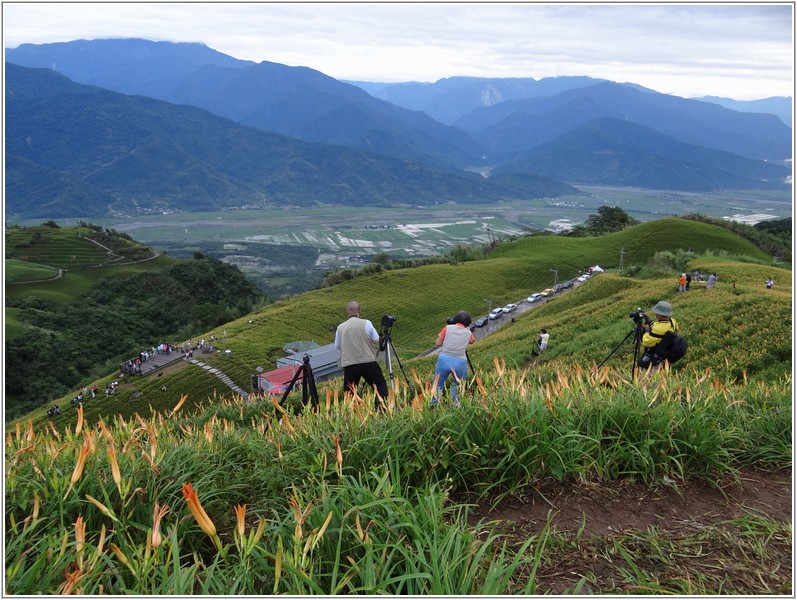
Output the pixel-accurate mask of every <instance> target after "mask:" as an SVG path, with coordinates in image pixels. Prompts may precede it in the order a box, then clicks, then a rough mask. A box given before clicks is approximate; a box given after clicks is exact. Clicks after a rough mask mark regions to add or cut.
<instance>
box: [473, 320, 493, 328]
mask: <svg viewBox="0 0 797 600" xmlns="http://www.w3.org/2000/svg"><path fill="white" fill-rule="evenodd" d="M488 321H489V319H488V318H487V317H482V318H481V319H476V320H475V321H474V322H473V324H472V325H471V328H475V327H484V326H485V325H487V322H488Z"/></svg>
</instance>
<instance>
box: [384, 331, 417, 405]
mask: <svg viewBox="0 0 797 600" xmlns="http://www.w3.org/2000/svg"><path fill="white" fill-rule="evenodd" d="M391 329H392V328H391V327H383V328H382V342H381V343H380V344H379V350H380V351H384V353H385V364H386V365H387V373H388V377H390V381H391V382H393V391H394V392H395V391H397V390H396V388H395V381H394V380H393V361H392V358H391V351H392V354H393V355H395V357H396V362H398V365H399V368H400V369H401V374H402V375H404V381H406V382H407V387H408V388H409V390H410V396H414V395H415V391H414V390H413V387H412V384H411V383H410V379H409V377H407V373H406V372H405V371H404V365H402V364H401V359H400V358H399V357H398V353H397V352H396V347H395V346H393V338H392V336H391V334H390V332H391Z"/></svg>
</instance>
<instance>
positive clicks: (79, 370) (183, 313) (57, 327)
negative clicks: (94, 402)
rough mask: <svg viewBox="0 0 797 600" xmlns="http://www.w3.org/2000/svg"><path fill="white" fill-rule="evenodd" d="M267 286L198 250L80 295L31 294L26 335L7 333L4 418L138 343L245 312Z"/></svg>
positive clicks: (101, 368)
mask: <svg viewBox="0 0 797 600" xmlns="http://www.w3.org/2000/svg"><path fill="white" fill-rule="evenodd" d="M263 299H264V297H263V294H262V293H261V292H260V291H259V290H258V289H257V287H256V286H255V285H254V284H253V283H251V282H250V281H248V280H247V279H246V278H245V277H244V276H243V274H242V273H241V272H240V270H239V269H238V268H237V267H235V266H231V265H227V264H225V263H222V262H221V261H219V260H216V259H214V258H210V257H206V256H204V255H201V254H198V255H197V257H196V258H195V259H194V260H187V261H182V262H179V263H177V264H174V265H171V266H169V267H167V268H164V269H158V270H153V271H149V272H145V273H138V274H133V275H129V276H125V277H118V278H113V279H103V280H101V281H99V282H97V283H96V284H95V285H94V287H93V289H92V291H91V292H90V293H89V294H88V295H87V296H84V297H82V298H80V299H79V300H78V301H76V302H73V303H69V304H65V305H62V306H55V305H53V304H51V303H50V302H48V301H47V300H44V299H42V298H36V297H28V298H26V299H24V300H21V301H18V302H16V303H15V304H11V303H9V304H8V305H9V306H14V307H16V308H19V309H20V311H19V315H18V319H19V320H20V321H21V322H22V323H23V324H24V325H25V326H26V331H25V333H24V334H23V335H20V336H16V337H14V338H12V339H9V340H6V346H5V351H6V364H5V368H6V389H5V392H6V418H14V417H15V416H17V415H20V414H23V413H25V412H27V411H30V410H31V409H33V408H35V407H36V406H39V405H41V404H44V403H46V402H48V401H49V400H52V399H53V398H57V397H60V396H63V395H65V394H67V393H68V392H69V391H70V390H73V389H75V388H77V387H79V386H80V385H82V384H83V382H85V381H86V379H88V378H96V377H101V376H103V375H106V374H107V373H109V372H111V371H113V369H114V367H115V365H117V364H118V363H119V362H121V361H122V360H124V359H127V358H130V356H129V355H130V354H131V353H136V352H138V351H139V349H143V348H146V347H150V346H152V345H157V344H160V343H162V342H174V343H179V342H182V341H184V340H185V339H187V338H189V337H191V336H192V335H194V334H196V333H197V332H201V331H206V330H208V329H211V328H213V327H216V326H217V325H221V324H224V323H227V322H228V321H231V320H233V319H237V318H239V317H241V316H243V315H246V314H248V313H250V312H252V310H253V309H254V308H255V307H256V306H257V305H258V304H260V303H262V302H263Z"/></svg>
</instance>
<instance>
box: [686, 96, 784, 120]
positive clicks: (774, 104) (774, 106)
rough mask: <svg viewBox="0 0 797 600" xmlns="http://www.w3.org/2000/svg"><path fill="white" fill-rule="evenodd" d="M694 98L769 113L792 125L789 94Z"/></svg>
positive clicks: (748, 110)
mask: <svg viewBox="0 0 797 600" xmlns="http://www.w3.org/2000/svg"><path fill="white" fill-rule="evenodd" d="M695 100H700V101H701V102H711V103H713V104H719V105H720V106H724V107H725V108H730V109H731V110H736V111H739V112H752V113H770V114H773V115H775V116H776V117H779V118H780V120H781V121H783V122H784V123H785V124H786V125H788V126H789V127H793V123H792V111H793V108H792V98H791V96H773V97H771V98H761V99H760V100H733V99H731V98H721V97H719V96H703V97H702V98H695Z"/></svg>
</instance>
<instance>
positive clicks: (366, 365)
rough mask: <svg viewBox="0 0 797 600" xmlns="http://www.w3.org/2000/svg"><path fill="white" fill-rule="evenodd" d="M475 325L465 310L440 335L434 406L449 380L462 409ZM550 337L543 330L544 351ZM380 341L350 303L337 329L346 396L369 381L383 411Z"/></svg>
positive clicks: (385, 392)
mask: <svg viewBox="0 0 797 600" xmlns="http://www.w3.org/2000/svg"><path fill="white" fill-rule="evenodd" d="M471 324H472V319H471V316H470V313H468V312H467V311H464V310H462V311H460V312H458V313H457V314H456V315H454V316H453V317H451V318H450V319H449V320H448V322H447V324H446V326H445V327H443V329H441V330H440V332H439V333H438V334H437V339H436V340H435V342H434V346H435V348H439V349H440V352H439V353H438V355H437V363H436V365H435V374H434V392H433V394H432V400H431V406H432V407H435V406H437V404H438V402H439V400H440V398H441V397H442V395H443V393H444V392H445V388H446V384H447V382H448V379H449V378H452V379H453V381H452V383H451V391H450V396H451V402H452V403H453V404H454V406H456V407H460V406H461V397H462V394H463V392H464V390H465V382H466V379H467V376H468V355H467V350H468V347H469V346H470V345H471V344H473V343H475V342H476V338H475V337H474V335H473V331H472V329H471ZM548 338H549V334H548V332H547V331H546V330H545V329H541V330H540V337H539V339H538V345H539V347H540V351H544V350H545V349H546V348H547V347H548ZM379 340H380V338H379V332H378V331H377V330H376V328H375V327H374V324H373V323H372V322H371V321H370V320H368V319H363V318H362V317H360V303H359V302H357V301H356V300H352V301H351V302H349V303H348V305H347V306H346V321H344V322H343V323H341V324H340V325H339V326H338V327H337V329H336V330H335V348H337V349H338V350H339V351H340V359H339V365H340V367H341V368H342V369H343V393H344V395H352V394H355V393H356V391H357V386H359V384H360V381H361V380H365V382H366V383H367V384H368V385H369V386H371V387H372V388H374V389H375V391H376V397H375V399H374V402H375V405H376V408H377V410H379V409H381V408H382V402H383V401H384V400H386V399H387V395H388V389H387V382H386V381H385V376H384V375H383V373H382V369H381V367H380V366H379V363H378V362H377V360H376V359H377V356H378V354H379V350H380V343H379ZM383 344H384V342H383ZM382 349H384V348H383V347H382Z"/></svg>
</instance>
